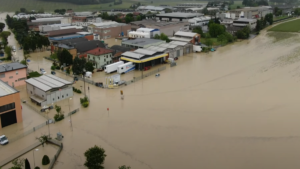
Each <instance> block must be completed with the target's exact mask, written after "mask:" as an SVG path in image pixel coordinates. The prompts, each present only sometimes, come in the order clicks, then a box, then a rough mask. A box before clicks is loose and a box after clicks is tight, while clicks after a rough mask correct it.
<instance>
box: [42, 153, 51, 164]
mask: <svg viewBox="0 0 300 169" xmlns="http://www.w3.org/2000/svg"><path fill="white" fill-rule="evenodd" d="M49 163H50V159H49V157H48V156H47V155H44V156H43V159H42V164H43V165H48V164H49Z"/></svg>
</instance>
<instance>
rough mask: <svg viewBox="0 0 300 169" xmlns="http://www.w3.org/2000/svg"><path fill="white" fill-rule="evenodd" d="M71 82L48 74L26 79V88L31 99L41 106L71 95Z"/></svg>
mask: <svg viewBox="0 0 300 169" xmlns="http://www.w3.org/2000/svg"><path fill="white" fill-rule="evenodd" d="M72 84H73V83H72V82H69V81H66V80H64V79H61V78H59V77H57V76H53V75H50V74H49V75H43V76H40V77H37V78H30V79H28V80H26V89H27V93H28V95H29V96H30V99H31V101H32V102H34V103H36V104H37V105H39V106H41V107H43V106H46V105H50V104H52V103H55V102H58V101H61V100H64V99H67V98H70V97H72V96H73V88H72Z"/></svg>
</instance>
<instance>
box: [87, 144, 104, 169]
mask: <svg viewBox="0 0 300 169" xmlns="http://www.w3.org/2000/svg"><path fill="white" fill-rule="evenodd" d="M84 156H85V157H86V161H85V163H84V165H85V166H86V167H87V168H88V169H104V167H103V166H102V164H103V163H104V160H105V157H106V154H105V150H104V149H103V148H101V147H98V146H96V145H95V146H94V147H92V148H89V149H88V150H87V151H86V152H85V153H84Z"/></svg>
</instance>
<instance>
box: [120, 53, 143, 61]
mask: <svg viewBox="0 0 300 169" xmlns="http://www.w3.org/2000/svg"><path fill="white" fill-rule="evenodd" d="M122 56H127V57H131V58H135V59H141V58H142V57H143V56H145V55H143V54H138V53H134V52H125V53H122Z"/></svg>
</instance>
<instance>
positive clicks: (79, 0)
mask: <svg viewBox="0 0 300 169" xmlns="http://www.w3.org/2000/svg"><path fill="white" fill-rule="evenodd" d="M43 1H47V2H53V3H57V2H68V3H73V4H78V5H90V4H102V3H110V2H114V1H115V0H43Z"/></svg>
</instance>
